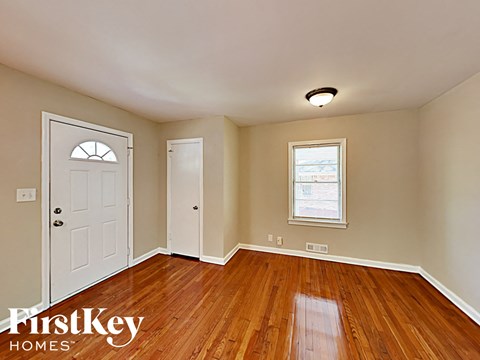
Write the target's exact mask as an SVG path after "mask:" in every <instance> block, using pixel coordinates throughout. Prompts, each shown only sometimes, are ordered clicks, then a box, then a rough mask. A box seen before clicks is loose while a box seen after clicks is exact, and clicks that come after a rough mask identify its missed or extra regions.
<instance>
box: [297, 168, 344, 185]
mask: <svg viewBox="0 0 480 360" xmlns="http://www.w3.org/2000/svg"><path fill="white" fill-rule="evenodd" d="M295 181H312V182H315V181H318V182H322V181H338V165H308V166H300V165H298V166H296V167H295Z"/></svg>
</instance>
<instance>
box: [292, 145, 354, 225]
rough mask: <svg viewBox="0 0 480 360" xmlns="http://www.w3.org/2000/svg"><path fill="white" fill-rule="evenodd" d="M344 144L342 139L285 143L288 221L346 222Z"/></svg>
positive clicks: (300, 223) (342, 223)
mask: <svg viewBox="0 0 480 360" xmlns="http://www.w3.org/2000/svg"><path fill="white" fill-rule="evenodd" d="M345 148H346V140H345V139H338V140H319V141H308V142H296V143H289V151H290V184H289V193H290V215H289V223H293V224H299V225H308V223H312V222H316V223H334V224H341V225H346V219H345V198H344V197H345V190H346V187H345V183H344V182H345V179H344V174H345V163H344V161H345V151H346V149H345ZM302 222H306V223H305V224H303V223H302ZM315 225H316V226H319V225H318V224H315ZM339 227H343V226H339Z"/></svg>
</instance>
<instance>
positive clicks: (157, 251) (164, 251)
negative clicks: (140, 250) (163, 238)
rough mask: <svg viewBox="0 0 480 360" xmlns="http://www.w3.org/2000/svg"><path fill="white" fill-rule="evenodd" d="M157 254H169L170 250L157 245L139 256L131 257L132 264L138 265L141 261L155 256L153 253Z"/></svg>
mask: <svg viewBox="0 0 480 360" xmlns="http://www.w3.org/2000/svg"><path fill="white" fill-rule="evenodd" d="M158 254H163V255H170V252H169V251H168V250H167V249H165V248H162V247H158V248H156V249H153V250H151V251H149V252H147V253H145V254H143V255H140V256H139V257H137V258H135V259H133V266H135V265H138V264H140V263H142V262H144V261H145V260H148V259H150V258H151V257H153V256H155V255H158Z"/></svg>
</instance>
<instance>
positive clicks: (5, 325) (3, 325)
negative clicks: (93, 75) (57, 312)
mask: <svg viewBox="0 0 480 360" xmlns="http://www.w3.org/2000/svg"><path fill="white" fill-rule="evenodd" d="M33 308H34V309H35V310H36V312H38V313H40V312H42V311H43V310H45V309H46V307H45V306H44V304H43V303H39V304H37V305H34V306H32V307H30V309H33ZM26 318H27V314H26V313H25V312H22V313H21V315H20V317H19V318H18V322H17V324H20V323H21V322H22V321H23V320H25V319H26ZM8 329H10V317H7V318H6V319H3V320H1V321H0V333H2V332H4V331H5V330H8Z"/></svg>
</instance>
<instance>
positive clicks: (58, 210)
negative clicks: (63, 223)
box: [53, 208, 62, 215]
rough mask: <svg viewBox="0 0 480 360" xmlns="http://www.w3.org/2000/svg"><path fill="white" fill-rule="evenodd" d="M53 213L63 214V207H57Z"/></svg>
mask: <svg viewBox="0 0 480 360" xmlns="http://www.w3.org/2000/svg"><path fill="white" fill-rule="evenodd" d="M53 213H54V214H57V215H58V214H61V213H62V209H60V208H55V210H53Z"/></svg>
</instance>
